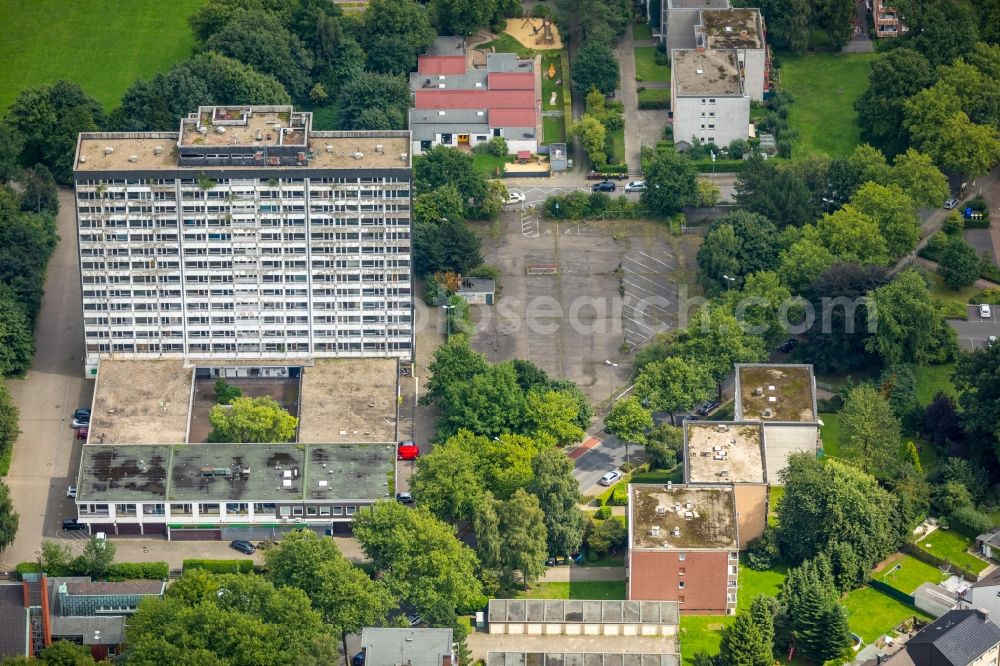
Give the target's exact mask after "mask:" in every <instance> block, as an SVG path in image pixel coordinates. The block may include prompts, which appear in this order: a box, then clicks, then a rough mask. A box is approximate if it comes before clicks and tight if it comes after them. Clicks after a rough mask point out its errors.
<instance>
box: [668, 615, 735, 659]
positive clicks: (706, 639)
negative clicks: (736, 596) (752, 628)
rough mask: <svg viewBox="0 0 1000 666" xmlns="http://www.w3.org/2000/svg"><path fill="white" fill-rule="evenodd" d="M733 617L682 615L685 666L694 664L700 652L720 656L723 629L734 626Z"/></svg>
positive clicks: (682, 642) (681, 642) (682, 647)
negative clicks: (730, 625)
mask: <svg viewBox="0 0 1000 666" xmlns="http://www.w3.org/2000/svg"><path fill="white" fill-rule="evenodd" d="M734 619H735V618H734V617H733V616H732V615H728V616H727V615H687V614H685V613H681V629H680V644H681V656H682V657H683V659H684V661H683V663H684V664H685V666H692V664H694V656H695V655H696V654H697V653H699V652H705V653H707V654H710V655H715V654H718V652H719V643H720V642H722V628H723V627H725V626H727V625H729V624H732V622H733V620H734Z"/></svg>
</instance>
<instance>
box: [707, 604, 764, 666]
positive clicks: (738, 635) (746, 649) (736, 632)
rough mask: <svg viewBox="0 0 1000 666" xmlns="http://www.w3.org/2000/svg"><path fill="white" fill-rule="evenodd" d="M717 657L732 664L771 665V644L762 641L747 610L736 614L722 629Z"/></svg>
mask: <svg viewBox="0 0 1000 666" xmlns="http://www.w3.org/2000/svg"><path fill="white" fill-rule="evenodd" d="M719 658H720V660H721V662H722V663H723V664H732V665H733V666H772V665H773V664H774V657H772V656H771V645H770V644H769V643H766V642H765V641H764V637H763V636H762V635H761V631H760V628H759V627H758V626H757V623H756V622H755V621H754V618H753V616H752V615H751V614H750V612H749V611H746V610H744V611H740V612H739V613H737V614H736V621H735V622H733V623H732V624H731V625H729V626H728V627H726V628H725V629H723V630H722V641H721V642H720V643H719Z"/></svg>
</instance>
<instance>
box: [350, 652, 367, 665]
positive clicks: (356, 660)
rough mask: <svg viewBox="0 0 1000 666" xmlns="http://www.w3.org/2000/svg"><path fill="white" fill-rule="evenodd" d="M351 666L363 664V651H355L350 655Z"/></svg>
mask: <svg viewBox="0 0 1000 666" xmlns="http://www.w3.org/2000/svg"><path fill="white" fill-rule="evenodd" d="M351 666H365V653H364V651H362V652H359V653H357V654H356V655H354V656H353V657H351Z"/></svg>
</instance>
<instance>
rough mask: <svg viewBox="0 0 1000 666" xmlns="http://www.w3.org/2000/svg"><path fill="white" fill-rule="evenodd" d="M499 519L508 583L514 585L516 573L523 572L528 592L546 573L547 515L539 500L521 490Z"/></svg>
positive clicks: (502, 553) (502, 552) (501, 510)
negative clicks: (529, 587) (530, 586)
mask: <svg viewBox="0 0 1000 666" xmlns="http://www.w3.org/2000/svg"><path fill="white" fill-rule="evenodd" d="M499 516H500V538H501V540H502V541H503V545H504V548H503V550H502V551H501V553H500V560H501V563H502V565H503V577H504V580H505V581H506V582H507V583H508V584H512V583H513V581H514V572H520V573H521V581H522V583H523V584H524V589H525V590H527V589H528V585H529V584H531V583H534V582H535V581H537V580H538V579H539V578H541V576H542V574H544V573H545V560H546V559H547V558H548V545H547V544H548V540H547V534H546V530H545V514H544V513H542V509H541V507H539V505H538V498H537V497H535V496H534V495H530V494H528V493H526V492H525V491H524V490H522V489H520V488H519V489H518V490H517V491H516V492H515V493H514V494H513V495H512V496H511V498H510V499H509V500H507V501H506V502H504V503H503V504H501V505H500V511H499Z"/></svg>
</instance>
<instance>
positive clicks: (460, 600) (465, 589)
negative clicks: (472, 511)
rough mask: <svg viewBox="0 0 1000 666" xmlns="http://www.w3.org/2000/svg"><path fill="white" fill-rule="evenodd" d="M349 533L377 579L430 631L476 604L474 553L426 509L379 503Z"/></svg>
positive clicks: (356, 519) (359, 516) (477, 586)
mask: <svg viewBox="0 0 1000 666" xmlns="http://www.w3.org/2000/svg"><path fill="white" fill-rule="evenodd" d="M353 529H354V536H355V537H356V538H357V539H358V541H359V542H360V544H361V547H362V549H364V551H365V554H366V555H367V556H368V557H369V559H371V561H372V564H373V565H374V567H375V568H376V570H378V571H380V572H381V578H380V580H382V581H383V582H384V584H385V585H386V587H387V588H388V589H389V590H390V591H391V592H392V593H393V594H394V595H395V596H396V597H397V598H399V600H400V601H401V602H402V603H405V604H410V605H412V606H413V607H414V608H415V609H416V611H417V612H418V613H419V614H420V616H421V617H422V618H424V620H426V621H427V622H429V623H430V624H431V625H432V626H451V624H452V623H453V622H454V619H455V613H456V610H457V609H460V608H461V609H469V608H472V607H473V606H476V605H477V604H478V603H479V600H480V597H481V595H482V587H481V585H480V583H479V580H478V579H477V578H476V568H477V566H478V559H477V558H476V555H475V553H473V552H472V550H471V549H469V547H468V546H466V545H465V544H463V543H462V542H461V541H459V540H458V537H457V536H456V535H455V528H453V527H451V526H450V525H447V524H445V523H443V522H441V521H440V520H438V519H437V518H435V517H434V516H432V515H431V514H430V512H429V511H428V510H427V509H426V508H424V507H421V506H417V507H416V508H415V509H408V508H406V507H404V506H403V505H401V504H399V503H398V502H394V501H391V500H387V501H382V502H377V503H376V504H375V505H374V506H373V507H372V509H371V510H369V511H362V512H360V513H358V514H356V515H355V517H354V523H353Z"/></svg>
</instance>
